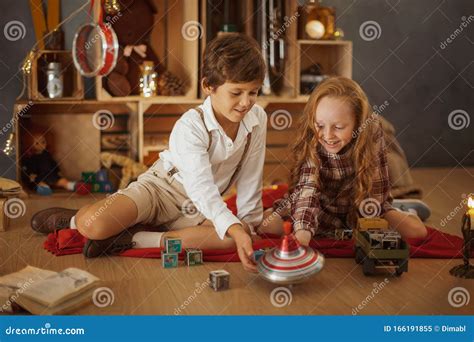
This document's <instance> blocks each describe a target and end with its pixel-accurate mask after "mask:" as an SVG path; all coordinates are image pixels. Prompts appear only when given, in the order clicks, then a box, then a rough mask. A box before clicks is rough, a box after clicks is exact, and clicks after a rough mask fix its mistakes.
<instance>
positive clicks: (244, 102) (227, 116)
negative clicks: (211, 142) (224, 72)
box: [207, 81, 262, 138]
mask: <svg viewBox="0 0 474 342" xmlns="http://www.w3.org/2000/svg"><path fill="white" fill-rule="evenodd" d="M261 85H262V82H260V81H253V82H247V83H232V82H225V83H224V84H223V85H221V86H219V87H217V88H213V89H207V91H208V93H209V94H210V96H211V103H212V109H213V111H214V115H215V116H216V120H217V121H218V122H219V124H220V125H221V126H222V128H223V129H224V131H226V133H227V134H228V135H229V137H231V138H233V137H232V135H234V134H233V133H234V131H235V135H236V134H237V131H236V129H238V127H239V124H240V121H242V120H243V118H244V117H245V115H246V114H247V113H248V112H249V110H250V109H252V107H253V105H254V104H255V102H256V101H257V95H258V90H259V89H260V87H261ZM229 133H230V134H229Z"/></svg>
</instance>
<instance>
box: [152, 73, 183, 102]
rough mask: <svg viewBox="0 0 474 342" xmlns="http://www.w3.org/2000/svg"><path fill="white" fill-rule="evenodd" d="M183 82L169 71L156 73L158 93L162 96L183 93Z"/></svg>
mask: <svg viewBox="0 0 474 342" xmlns="http://www.w3.org/2000/svg"><path fill="white" fill-rule="evenodd" d="M184 93H185V87H184V82H183V81H181V80H180V79H179V78H178V77H177V76H175V75H173V74H172V73H171V72H169V71H164V72H163V73H161V75H158V94H159V95H163V96H177V95H184Z"/></svg>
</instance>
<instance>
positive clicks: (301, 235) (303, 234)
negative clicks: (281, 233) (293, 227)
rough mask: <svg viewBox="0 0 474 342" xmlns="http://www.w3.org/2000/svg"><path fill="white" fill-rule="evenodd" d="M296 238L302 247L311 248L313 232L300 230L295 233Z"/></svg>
mask: <svg viewBox="0 0 474 342" xmlns="http://www.w3.org/2000/svg"><path fill="white" fill-rule="evenodd" d="M295 237H296V239H297V240H298V242H299V243H300V245H302V246H306V247H307V246H309V242H310V241H311V232H310V231H308V230H304V229H300V230H297V231H296V232H295Z"/></svg>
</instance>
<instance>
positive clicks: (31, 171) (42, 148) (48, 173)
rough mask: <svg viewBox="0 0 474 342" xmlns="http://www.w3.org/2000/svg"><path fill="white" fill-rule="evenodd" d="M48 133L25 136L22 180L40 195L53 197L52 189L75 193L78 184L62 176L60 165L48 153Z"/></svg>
mask: <svg viewBox="0 0 474 342" xmlns="http://www.w3.org/2000/svg"><path fill="white" fill-rule="evenodd" d="M46 135H47V134H46V132H45V131H41V130H38V129H36V130H32V131H28V132H27V133H26V135H25V143H26V144H25V145H26V146H25V147H26V150H25V153H24V155H23V157H22V170H21V171H22V179H23V182H24V183H25V184H28V186H29V188H30V189H32V190H35V191H36V192H37V193H38V194H39V195H44V196H47V195H51V194H52V192H53V191H52V189H51V188H52V187H54V188H62V189H66V190H69V191H74V190H75V186H76V182H74V181H70V180H68V179H66V178H65V177H63V176H62V175H61V172H60V170H59V165H58V163H57V162H56V161H55V160H54V158H53V156H52V155H51V153H50V152H49V151H48V149H47V146H48V143H47V140H46Z"/></svg>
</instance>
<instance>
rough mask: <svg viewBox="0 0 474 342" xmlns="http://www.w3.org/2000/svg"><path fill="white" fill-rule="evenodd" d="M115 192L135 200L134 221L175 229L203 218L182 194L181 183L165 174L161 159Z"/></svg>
mask: <svg viewBox="0 0 474 342" xmlns="http://www.w3.org/2000/svg"><path fill="white" fill-rule="evenodd" d="M117 193H119V194H122V195H125V196H127V197H129V198H131V199H132V200H133V201H134V202H135V204H136V206H137V209H138V215H137V219H136V221H135V223H134V224H137V223H142V224H146V225H154V226H160V225H165V226H166V227H167V228H168V229H169V230H176V229H182V228H187V227H192V226H197V225H200V224H201V223H203V222H204V221H205V220H206V217H205V216H204V215H202V214H201V213H200V212H199V211H198V210H197V209H196V207H195V206H194V205H193V203H192V201H191V200H190V199H189V198H188V196H187V195H186V192H185V190H184V188H183V185H182V184H181V183H180V182H178V181H177V180H176V179H174V178H172V177H169V176H168V175H167V172H166V171H165V170H164V168H163V162H162V161H161V160H158V161H157V162H156V163H155V164H153V166H152V167H150V169H148V171H146V172H145V173H144V174H142V175H140V176H139V177H138V179H137V180H136V181H135V182H132V183H130V184H129V185H128V187H127V188H125V189H123V190H119V191H117Z"/></svg>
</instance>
